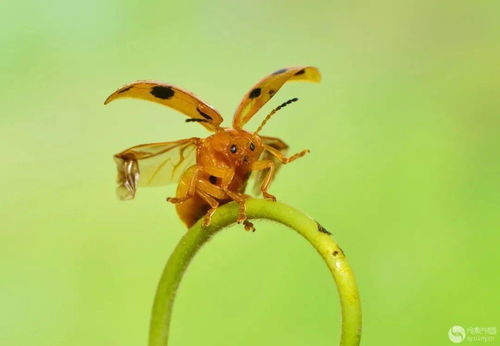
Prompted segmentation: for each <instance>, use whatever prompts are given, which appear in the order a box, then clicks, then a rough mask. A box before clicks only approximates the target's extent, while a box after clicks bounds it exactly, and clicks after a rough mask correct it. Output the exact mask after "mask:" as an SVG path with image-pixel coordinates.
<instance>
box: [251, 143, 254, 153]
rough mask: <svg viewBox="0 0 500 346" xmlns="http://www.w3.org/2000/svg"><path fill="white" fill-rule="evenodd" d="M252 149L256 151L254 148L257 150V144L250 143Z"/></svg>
mask: <svg viewBox="0 0 500 346" xmlns="http://www.w3.org/2000/svg"><path fill="white" fill-rule="evenodd" d="M250 150H251V151H254V150H255V144H253V143H250Z"/></svg>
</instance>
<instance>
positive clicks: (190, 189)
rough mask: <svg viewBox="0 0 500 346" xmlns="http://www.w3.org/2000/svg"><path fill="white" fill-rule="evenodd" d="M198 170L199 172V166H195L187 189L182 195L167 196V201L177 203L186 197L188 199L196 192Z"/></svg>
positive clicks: (185, 199) (183, 200)
mask: <svg viewBox="0 0 500 346" xmlns="http://www.w3.org/2000/svg"><path fill="white" fill-rule="evenodd" d="M198 172H199V168H198V167H196V168H195V170H194V171H193V173H192V175H191V179H189V183H188V189H187V190H186V191H185V192H184V193H183V194H182V195H179V196H175V197H167V202H170V203H173V204H177V203H182V202H185V201H187V200H188V199H190V198H191V197H193V196H194V195H195V193H196V180H197V178H198Z"/></svg>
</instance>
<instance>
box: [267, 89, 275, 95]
mask: <svg viewBox="0 0 500 346" xmlns="http://www.w3.org/2000/svg"><path fill="white" fill-rule="evenodd" d="M275 92H276V91H274V89H270V90H269V91H268V93H269V95H271V96H273V95H274V93H275Z"/></svg>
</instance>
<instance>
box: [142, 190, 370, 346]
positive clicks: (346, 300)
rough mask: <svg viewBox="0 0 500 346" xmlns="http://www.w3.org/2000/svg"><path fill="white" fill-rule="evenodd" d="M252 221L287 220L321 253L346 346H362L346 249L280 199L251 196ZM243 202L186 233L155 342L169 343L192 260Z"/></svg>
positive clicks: (168, 275) (163, 294)
mask: <svg viewBox="0 0 500 346" xmlns="http://www.w3.org/2000/svg"><path fill="white" fill-rule="evenodd" d="M246 213H247V216H248V218H249V219H269V220H273V221H277V222H279V223H282V224H284V225H286V226H288V227H290V228H292V229H293V230H295V231H296V232H298V233H299V234H300V235H302V236H303V237H304V238H305V239H306V240H307V241H309V243H310V244H311V245H312V246H313V247H314V248H315V249H316V250H317V251H318V253H319V254H320V255H321V257H322V258H323V260H324V261H325V263H326V265H327V266H328V269H329V270H330V272H331V273H332V276H333V278H334V280H335V283H336V285H337V289H338V292H339V298H340V304H341V310H342V333H341V337H340V345H342V346H355V345H359V343H360V338H361V306H360V300H359V293H358V288H357V286H356V283H355V281H354V275H353V273H352V270H351V267H350V266H349V264H348V263H347V260H346V257H345V255H344V252H343V251H342V249H341V248H340V247H339V246H338V245H337V243H336V242H335V241H334V240H333V237H332V236H331V234H330V232H328V231H327V230H326V229H325V228H324V227H323V226H321V225H320V224H319V223H317V222H316V221H314V220H312V219H311V218H309V217H308V216H306V215H304V214H303V213H301V212H300V211H298V210H296V209H294V208H291V207H289V206H287V205H285V204H282V203H279V202H271V201H266V200H261V199H249V200H247V202H246ZM237 216H238V204H236V203H228V204H225V205H223V206H221V207H220V208H218V209H217V211H216V212H215V214H214V215H213V217H212V222H211V224H210V226H209V227H207V228H202V227H201V221H198V222H197V223H196V224H195V225H194V226H193V227H191V228H190V229H189V230H188V231H187V233H186V234H185V235H184V236H183V237H182V239H181V240H180V242H179V244H178V245H177V247H176V248H175V250H174V252H173V253H172V255H171V256H170V258H169V259H168V261H167V264H166V266H165V269H164V270H163V274H162V276H161V279H160V282H159V284H158V289H157V291H156V297H155V301H154V304H153V311H152V315H151V325H150V331H149V346H167V345H168V334H169V327H170V319H171V316H172V308H173V305H174V299H175V292H176V291H177V288H178V286H179V283H180V281H181V279H182V276H183V274H184V272H185V271H186V269H187V267H188V265H189V262H190V261H191V259H192V258H193V257H194V255H195V254H196V252H197V251H198V250H199V249H200V247H201V246H202V245H203V244H205V243H206V242H207V241H208V240H209V239H210V237H212V236H213V235H214V234H215V233H217V232H218V231H219V230H221V229H223V228H224V227H226V226H228V225H230V224H232V223H234V221H235V220H236V218H237Z"/></svg>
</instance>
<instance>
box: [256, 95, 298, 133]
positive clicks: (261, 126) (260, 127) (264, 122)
mask: <svg viewBox="0 0 500 346" xmlns="http://www.w3.org/2000/svg"><path fill="white" fill-rule="evenodd" d="M298 100H299V99H298V98H296V97H294V98H293V99H290V100H288V101H286V102H283V103H282V104H280V105H279V106H278V107H276V108H275V109H273V110H272V111H271V113H269V114H268V115H266V117H265V118H264V120H263V121H262V123H261V124H260V126H259V128H258V129H257V130H256V131H255V132H254V134H257V133H259V131H260V130H262V128H263V127H264V125H266V123H267V121H268V120H269V119H271V117H272V116H273V115H274V113H276V112H277V111H279V110H280V109H281V108H283V107H286V106H287V105H289V104H290V103H292V102H296V101H298Z"/></svg>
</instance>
